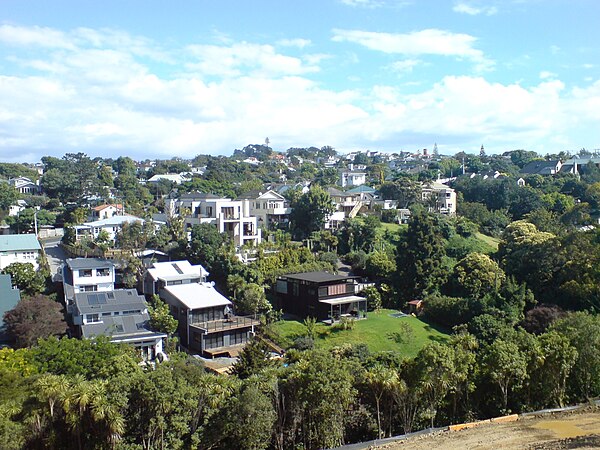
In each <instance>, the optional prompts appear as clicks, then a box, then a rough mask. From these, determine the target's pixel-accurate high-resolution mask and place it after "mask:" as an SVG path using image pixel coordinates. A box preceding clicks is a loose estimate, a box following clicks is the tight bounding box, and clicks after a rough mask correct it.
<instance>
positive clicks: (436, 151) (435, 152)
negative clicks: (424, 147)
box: [433, 142, 440, 156]
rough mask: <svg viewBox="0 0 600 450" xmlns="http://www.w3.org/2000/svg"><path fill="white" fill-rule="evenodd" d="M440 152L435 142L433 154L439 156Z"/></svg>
mask: <svg viewBox="0 0 600 450" xmlns="http://www.w3.org/2000/svg"><path fill="white" fill-rule="evenodd" d="M439 155H440V152H439V151H438V148H437V142H436V143H435V144H433V156H439Z"/></svg>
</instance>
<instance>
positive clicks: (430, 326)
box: [418, 317, 452, 340]
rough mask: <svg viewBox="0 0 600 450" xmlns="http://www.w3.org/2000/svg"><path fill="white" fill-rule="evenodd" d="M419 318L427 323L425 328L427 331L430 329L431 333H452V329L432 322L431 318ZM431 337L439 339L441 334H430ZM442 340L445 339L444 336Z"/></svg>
mask: <svg viewBox="0 0 600 450" xmlns="http://www.w3.org/2000/svg"><path fill="white" fill-rule="evenodd" d="M418 320H420V321H421V322H423V323H424V324H426V325H425V326H424V327H423V329H424V330H425V331H428V332H429V333H433V332H434V331H437V332H438V333H442V334H445V335H449V334H452V330H450V329H448V328H446V327H444V326H442V325H439V324H437V323H435V322H432V321H431V320H428V319H425V318H423V317H419V318H418ZM429 338H430V339H432V340H439V339H438V338H439V336H429ZM442 340H444V337H442Z"/></svg>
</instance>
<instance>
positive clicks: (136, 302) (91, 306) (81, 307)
mask: <svg viewBox="0 0 600 450" xmlns="http://www.w3.org/2000/svg"><path fill="white" fill-rule="evenodd" d="M75 306H76V309H77V310H78V311H79V313H80V314H96V313H103V312H116V311H119V312H122V311H131V310H140V311H143V310H145V309H146V301H145V300H144V297H142V296H141V295H139V294H138V293H137V291H136V290H135V289H116V290H114V291H107V292H79V293H77V294H75Z"/></svg>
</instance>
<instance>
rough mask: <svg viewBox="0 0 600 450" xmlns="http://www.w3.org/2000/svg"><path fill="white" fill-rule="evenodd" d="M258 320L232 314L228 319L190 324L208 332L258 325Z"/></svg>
mask: <svg viewBox="0 0 600 450" xmlns="http://www.w3.org/2000/svg"><path fill="white" fill-rule="evenodd" d="M259 324H260V322H259V321H258V320H256V319H255V318H254V317H251V316H233V317H231V318H229V319H220V320H210V321H207V322H197V323H192V324H191V326H193V327H195V328H200V329H202V330H204V331H206V332H208V333H212V332H215V331H222V330H231V329H235V328H245V327H251V326H253V325H259Z"/></svg>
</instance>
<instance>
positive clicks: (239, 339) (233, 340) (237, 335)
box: [229, 330, 248, 345]
mask: <svg viewBox="0 0 600 450" xmlns="http://www.w3.org/2000/svg"><path fill="white" fill-rule="evenodd" d="M247 340H248V332H247V331H245V330H241V331H234V332H232V333H231V334H230V335H229V344H230V345H237V344H243V343H245V342H246V341H247Z"/></svg>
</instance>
